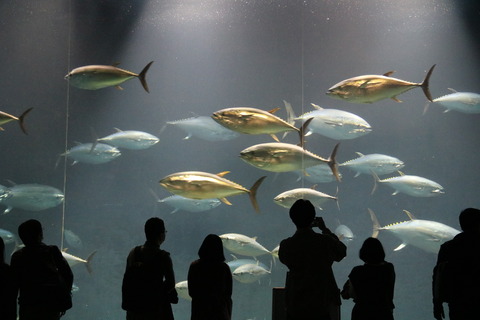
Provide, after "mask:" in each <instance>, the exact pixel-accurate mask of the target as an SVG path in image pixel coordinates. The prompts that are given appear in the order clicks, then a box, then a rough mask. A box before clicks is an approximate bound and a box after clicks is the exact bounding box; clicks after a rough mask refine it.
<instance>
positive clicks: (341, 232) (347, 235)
mask: <svg viewBox="0 0 480 320" xmlns="http://www.w3.org/2000/svg"><path fill="white" fill-rule="evenodd" d="M333 233H335V235H336V236H337V237H338V239H340V240H341V241H343V242H344V243H349V242H351V241H353V239H354V238H355V235H354V234H353V232H352V230H350V228H349V227H347V226H346V225H344V224H341V225H339V226H338V227H337V228H335V231H334V232H333Z"/></svg>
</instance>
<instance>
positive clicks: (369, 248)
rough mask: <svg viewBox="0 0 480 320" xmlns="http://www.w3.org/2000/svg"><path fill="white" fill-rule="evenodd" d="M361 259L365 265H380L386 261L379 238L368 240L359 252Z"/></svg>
mask: <svg viewBox="0 0 480 320" xmlns="http://www.w3.org/2000/svg"><path fill="white" fill-rule="evenodd" d="M359 257H360V259H361V260H362V261H363V262H365V263H380V262H383V261H384V260H385V250H383V246H382V243H381V242H380V240H378V239H377V238H367V239H366V240H365V241H364V242H363V245H362V247H361V248H360V252H359Z"/></svg>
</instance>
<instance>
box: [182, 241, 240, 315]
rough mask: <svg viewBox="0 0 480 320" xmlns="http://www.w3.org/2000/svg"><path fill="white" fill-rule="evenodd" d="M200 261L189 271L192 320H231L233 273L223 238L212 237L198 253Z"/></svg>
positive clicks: (191, 266)
mask: <svg viewBox="0 0 480 320" xmlns="http://www.w3.org/2000/svg"><path fill="white" fill-rule="evenodd" d="M198 256H199V257H200V259H198V260H195V261H193V262H192V264H191V265H190V269H189V270H188V293H189V295H190V297H192V316H191V320H206V319H208V320H230V319H231V317H232V274H231V272H230V268H229V267H228V265H227V264H226V263H225V256H224V254H223V246H222V239H220V237H219V236H217V235H214V234H209V235H208V236H207V237H206V238H205V240H203V243H202V245H201V246H200V249H199V250H198Z"/></svg>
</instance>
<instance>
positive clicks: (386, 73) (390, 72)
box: [383, 70, 395, 77]
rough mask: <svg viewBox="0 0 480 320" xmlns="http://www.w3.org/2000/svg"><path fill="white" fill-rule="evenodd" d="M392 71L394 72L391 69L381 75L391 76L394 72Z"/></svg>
mask: <svg viewBox="0 0 480 320" xmlns="http://www.w3.org/2000/svg"><path fill="white" fill-rule="evenodd" d="M394 73H395V70H392V71H388V72H385V73H384V74H383V75H384V76H385V77H390V76H391V75H392V74H394Z"/></svg>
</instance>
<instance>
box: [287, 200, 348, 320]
mask: <svg viewBox="0 0 480 320" xmlns="http://www.w3.org/2000/svg"><path fill="white" fill-rule="evenodd" d="M290 218H291V219H292V221H293V223H294V224H295V226H296V227H297V231H296V232H295V234H294V235H293V236H292V237H290V238H288V239H285V240H283V241H282V242H281V243H280V249H279V252H278V255H279V258H280V261H281V262H282V263H283V264H285V265H286V266H287V267H288V269H289V271H288V273H287V280H286V285H285V289H286V308H287V319H288V320H310V319H311V320H337V319H340V309H339V307H340V304H341V300H340V291H339V289H338V286H337V283H336V281H335V277H334V275H333V270H332V264H333V262H334V261H337V262H338V261H340V260H342V259H343V258H344V257H345V256H346V254H347V247H346V246H345V245H344V244H343V243H342V242H341V241H340V240H338V238H337V236H335V235H334V234H333V233H332V232H331V231H330V230H329V229H328V228H327V227H326V226H325V223H324V222H323V219H322V218H320V217H317V218H315V208H314V206H313V205H312V204H311V203H310V201H308V200H297V201H296V202H295V203H294V204H293V206H292V207H291V208H290ZM312 227H318V228H320V230H322V234H320V233H316V232H314V231H313V230H312Z"/></svg>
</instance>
